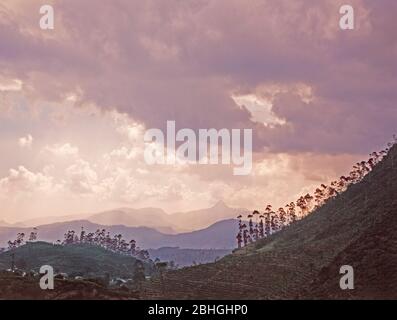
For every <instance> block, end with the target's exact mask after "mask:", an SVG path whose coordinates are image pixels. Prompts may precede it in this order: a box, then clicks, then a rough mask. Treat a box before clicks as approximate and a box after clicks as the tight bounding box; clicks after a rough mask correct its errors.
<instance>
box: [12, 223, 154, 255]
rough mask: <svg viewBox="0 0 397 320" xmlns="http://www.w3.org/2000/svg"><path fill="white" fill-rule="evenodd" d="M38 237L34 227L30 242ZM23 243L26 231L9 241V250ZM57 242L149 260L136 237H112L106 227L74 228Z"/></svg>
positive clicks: (119, 235)
mask: <svg viewBox="0 0 397 320" xmlns="http://www.w3.org/2000/svg"><path fill="white" fill-rule="evenodd" d="M37 239H38V230H37V228H34V229H33V231H32V232H31V233H30V235H29V242H34V241H36V240H37ZM23 244H25V233H18V234H17V237H16V239H15V240H9V241H8V250H10V251H12V250H13V249H16V248H19V247H20V246H22V245H23ZM56 244H57V245H61V246H67V245H76V244H85V245H93V246H97V247H101V248H104V249H106V250H109V251H111V252H114V253H118V254H123V255H130V256H133V257H136V258H138V259H141V260H144V261H146V260H149V253H148V252H147V251H146V250H141V249H140V248H139V247H137V246H136V241H135V240H134V239H132V240H130V241H129V242H127V241H126V240H125V239H123V235H121V234H116V235H114V236H113V237H112V236H111V235H110V232H107V231H106V229H98V230H96V231H95V232H89V233H87V232H86V231H85V230H84V228H83V227H81V231H80V235H78V233H77V232H76V231H74V230H69V231H67V232H66V233H65V235H64V239H63V241H61V240H57V241H56Z"/></svg>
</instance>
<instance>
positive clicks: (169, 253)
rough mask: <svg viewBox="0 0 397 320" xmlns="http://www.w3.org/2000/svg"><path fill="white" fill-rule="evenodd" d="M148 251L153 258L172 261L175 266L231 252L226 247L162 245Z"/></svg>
mask: <svg viewBox="0 0 397 320" xmlns="http://www.w3.org/2000/svg"><path fill="white" fill-rule="evenodd" d="M148 251H149V255H150V257H151V258H152V259H153V260H155V259H156V258H158V259H160V260H161V261H168V262H171V261H173V262H174V264H175V266H177V267H186V266H191V265H194V264H203V263H208V262H214V261H216V260H219V259H220V258H222V257H224V256H225V255H227V254H230V253H231V252H232V250H226V249H181V248H178V247H163V248H159V249H149V250H148Z"/></svg>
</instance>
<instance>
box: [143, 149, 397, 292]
mask: <svg viewBox="0 0 397 320" xmlns="http://www.w3.org/2000/svg"><path fill="white" fill-rule="evenodd" d="M396 181H397V146H394V147H393V148H392V150H391V151H390V152H389V154H388V156H387V157H386V158H385V159H383V161H382V162H381V163H379V164H378V165H377V166H376V167H375V168H374V169H373V171H372V172H370V173H369V174H368V175H367V176H366V177H365V178H364V179H363V180H362V181H361V182H359V183H357V184H354V185H351V186H350V187H349V188H348V189H347V190H346V191H345V192H343V193H342V194H340V195H338V196H337V197H335V198H334V199H333V200H330V201H328V202H327V203H326V204H325V205H323V206H322V207H320V208H319V209H317V210H316V211H314V212H313V213H312V214H310V215H309V216H307V217H306V218H304V219H302V220H300V221H298V222H296V223H294V224H292V225H291V226H289V227H287V228H285V229H283V230H282V231H280V232H278V233H276V234H274V235H272V236H270V237H268V238H266V239H262V240H260V241H258V242H256V243H255V244H253V245H250V246H248V247H246V248H243V249H241V250H237V251H236V252H235V253H234V254H232V255H229V256H226V257H225V258H223V259H221V260H220V261H218V262H216V263H212V264H206V265H201V266H196V267H190V268H185V269H182V270H177V271H169V272H168V273H167V274H166V275H165V276H164V281H163V283H162V285H160V282H159V280H158V279H156V280H153V282H152V283H151V284H150V285H148V287H147V290H146V292H147V293H146V297H147V298H159V297H160V298H172V299H176V298H178V299H180V298H190V299H225V298H228V299H249V298H251V299H291V298H394V299H396V298H397V291H396V290H395V288H396V287H397V273H396V270H397V252H396V248H397V245H396V244H397V239H396V231H395V230H396V228H397V218H396V217H397V197H396V194H397V182H396ZM343 264H349V265H351V266H353V267H354V268H355V278H356V288H355V290H347V291H342V290H340V289H339V279H340V275H339V268H340V266H341V265H343Z"/></svg>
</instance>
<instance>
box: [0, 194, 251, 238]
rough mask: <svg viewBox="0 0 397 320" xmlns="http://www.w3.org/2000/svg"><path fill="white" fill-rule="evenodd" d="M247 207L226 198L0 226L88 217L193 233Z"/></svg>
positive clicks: (44, 223)
mask: <svg viewBox="0 0 397 320" xmlns="http://www.w3.org/2000/svg"><path fill="white" fill-rule="evenodd" d="M242 212H248V210H247V209H242V208H230V207H228V206H227V205H226V204H225V203H224V202H223V201H219V202H218V203H217V204H215V205H214V206H213V207H210V208H205V209H200V210H194V211H187V212H175V213H171V214H169V213H167V212H165V211H164V210H162V209H160V208H141V209H132V208H118V209H114V210H108V211H103V212H99V213H93V214H92V213H91V214H87V213H86V214H77V215H67V216H59V217H42V218H36V219H30V220H25V221H20V222H18V223H16V224H9V223H6V222H5V221H2V222H0V226H8V227H37V226H40V225H48V224H53V223H60V222H71V221H76V220H87V221H90V222H92V223H96V224H100V225H108V226H109V225H124V226H127V227H147V228H152V229H156V230H157V231H160V232H161V233H165V234H177V233H181V232H192V231H195V230H200V229H204V228H207V227H209V226H211V225H212V224H214V223H216V222H219V221H222V220H226V219H233V218H235V217H236V216H238V215H239V214H241V213H242Z"/></svg>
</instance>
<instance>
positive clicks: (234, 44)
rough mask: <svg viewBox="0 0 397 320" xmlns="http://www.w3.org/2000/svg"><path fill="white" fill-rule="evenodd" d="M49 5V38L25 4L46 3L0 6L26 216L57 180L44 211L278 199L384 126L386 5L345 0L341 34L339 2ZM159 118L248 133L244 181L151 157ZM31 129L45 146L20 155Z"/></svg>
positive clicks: (390, 72)
mask: <svg viewBox="0 0 397 320" xmlns="http://www.w3.org/2000/svg"><path fill="white" fill-rule="evenodd" d="M50 3H51V4H52V5H54V8H55V14H56V23H55V24H56V25H55V30H53V31H51V32H42V31H41V30H40V29H39V28H38V17H37V15H35V14H32V13H34V12H36V13H37V12H38V10H37V8H38V7H39V6H40V5H41V4H42V3H41V1H39V0H31V1H22V0H5V1H2V4H1V5H0V38H1V39H2V50H1V51H0V70H1V72H0V102H1V103H0V111H1V114H0V132H1V134H2V137H3V138H2V140H1V141H0V146H1V147H2V150H6V151H7V154H12V156H11V157H10V159H7V160H5V161H4V162H3V163H2V164H1V167H0V174H1V176H3V178H2V180H1V181H2V187H3V188H5V189H6V190H9V188H14V189H13V190H14V193H15V195H18V194H24V195H25V193H26V192H24V191H23V190H25V191H26V190H28V189H30V190H34V189H37V190H40V191H37V192H36V193H35V194H37V193H40V195H41V196H38V197H37V199H38V202H40V203H39V204H37V207H34V206H31V208H30V207H28V206H27V205H26V208H24V209H26V210H27V211H29V210H32V212H33V210H35V213H36V214H39V212H41V211H40V210H43V208H42V207H40V204H41V203H42V201H39V200H43V199H50V197H49V196H48V195H46V194H45V191H44V189H45V188H42V187H41V186H44V185H46V183H44V181H48V183H50V182H52V183H53V185H54V184H55V185H56V186H59V189H57V190H58V191H57V192H58V194H57V195H56V196H55V195H54V194H52V196H51V199H54V203H53V204H52V205H50V204H49V203H48V202H46V204H48V205H47V206H46V210H48V211H49V213H51V212H50V211H53V210H54V209H57V208H62V209H59V210H65V211H66V210H67V211H71V210H73V209H76V210H79V211H81V210H83V209H87V210H90V211H92V210H95V209H96V208H104V207H112V206H119V205H134V206H146V205H149V206H155V205H157V206H162V207H164V208H166V209H167V208H168V209H170V210H178V209H186V208H188V207H192V206H193V207H200V206H204V205H209V204H211V203H213V202H215V201H216V200H218V199H219V198H221V199H225V200H226V201H227V202H228V203H230V204H233V205H236V206H241V207H242V206H246V207H254V206H259V205H261V204H262V201H263V199H264V198H266V201H267V200H268V199H269V201H270V202H272V201H274V203H275V204H277V205H281V204H283V202H284V201H286V200H288V199H290V200H293V198H294V197H295V196H296V195H297V194H299V193H300V192H302V191H303V190H306V189H308V188H310V187H312V186H314V185H315V184H317V183H318V182H320V181H323V182H326V181H327V180H328V179H329V178H331V177H333V176H334V175H337V174H342V173H343V172H344V170H345V165H346V164H347V163H348V164H350V162H351V161H352V160H353V159H355V158H356V157H359V155H361V154H366V153H368V152H370V151H372V150H373V149H377V148H378V147H379V146H381V145H383V144H384V142H385V141H387V140H388V139H389V138H390V137H391V136H392V134H393V133H394V132H393V131H394V130H395V123H396V122H397V113H396V112H395V110H396V106H395V104H396V101H397V92H396V90H395V88H396V85H397V69H396V68H393V67H394V65H395V61H396V57H397V38H396V37H395V36H394V35H395V29H396V19H395V12H396V11H397V2H395V1H388V0H385V1H369V0H351V1H350V4H351V5H352V6H353V7H354V8H355V13H356V19H355V21H356V29H355V30H354V31H351V32H344V31H341V30H340V29H339V18H340V14H339V7H340V6H341V5H342V4H345V3H344V1H342V0H337V1H335V0H323V1H315V0H296V1H289V0H277V1H276V0H268V1H264V0H251V1H248V2H247V1H241V0H205V1H179V0H169V1H166V2H162V1H161V2H159V1H156V0H148V1H129V0H114V1H95V0H85V1H79V0H52V1H51V2H50ZM386 5H387V8H388V9H387V10H386V9H385V6H386ZM93 8H95V14H93V13H92V12H93ZM87 16H89V17H90V19H87ZM5 115H6V117H4V116H5ZM167 120H175V121H176V126H177V128H176V129H177V130H178V129H181V128H191V129H193V130H197V129H200V128H217V129H220V128H229V129H232V128H236V129H242V128H252V129H253V130H254V131H253V132H254V141H253V144H254V148H255V154H254V159H255V163H254V168H253V172H254V173H253V175H251V176H248V177H238V178H236V177H234V176H233V175H232V171H231V169H232V168H231V167H228V166H192V165H186V166H172V167H170V166H154V167H153V166H148V165H146V163H145V162H144V161H143V150H144V147H145V145H144V143H143V138H142V137H143V133H144V131H145V130H146V129H149V128H155V127H156V128H160V129H165V125H166V121H167ZM26 132H30V134H31V135H32V136H34V138H35V139H34V143H35V148H34V149H37V150H41V151H44V152H41V153H40V154H37V155H36V156H35V155H34V154H33V155H32V157H30V158H29V159H27V158H26V156H25V155H24V153H23V152H22V151H21V150H14V149H12V148H14V147H15V148H16V149H19V148H17V147H18V146H15V141H18V142H19V145H20V146H22V145H21V143H22V144H23V145H24V146H25V147H27V146H28V145H29V144H30V145H31V142H32V141H33V138H32V139H31V140H32V141H31V142H29V135H28V136H26ZM20 137H22V139H24V140H23V142H21V140H20ZM65 141H66V142H65ZM33 151H35V150H32V152H33ZM19 163H23V164H24V167H22V168H25V169H13V170H15V171H14V172H13V173H12V174H10V173H9V172H7V171H6V170H8V169H9V168H15V167H17V168H18V164H19ZM26 168H29V170H28V169H26ZM44 168H46V170H44ZM28 172H30V174H29V173H28ZM29 177H30V178H31V179H30V180H29ZM33 177H36V178H33ZM35 179H36V180H35ZM46 179H47V180H46ZM29 181H30V182H29ZM33 181H36V182H33ZM40 181H42V182H40ZM48 185H50V184H48ZM24 186H25V187H24ZM26 186H29V188H26ZM19 190H21V191H20V192H19ZM7 194H8V195H10V199H11V198H12V197H11V195H12V193H7ZM10 202H11V200H10ZM23 203H24V202H23V201H21V204H19V207H20V208H21V207H23ZM26 203H28V201H26ZM29 204H31V202H29ZM9 210H10V212H11V211H12V210H15V211H16V210H17V209H12V208H11V209H9ZM57 212H58V211H57ZM64 213H65V212H64Z"/></svg>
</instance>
